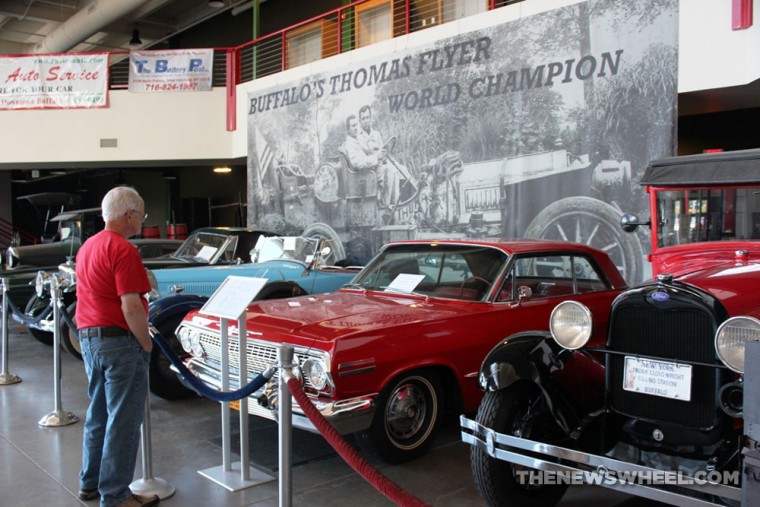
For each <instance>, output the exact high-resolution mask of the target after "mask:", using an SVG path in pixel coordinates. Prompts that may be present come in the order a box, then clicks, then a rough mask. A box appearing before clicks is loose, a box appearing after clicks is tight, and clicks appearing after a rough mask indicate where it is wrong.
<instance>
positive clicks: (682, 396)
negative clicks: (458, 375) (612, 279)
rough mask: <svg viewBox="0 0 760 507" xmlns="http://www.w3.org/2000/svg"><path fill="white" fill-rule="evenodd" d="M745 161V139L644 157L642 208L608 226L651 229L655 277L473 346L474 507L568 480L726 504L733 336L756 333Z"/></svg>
mask: <svg viewBox="0 0 760 507" xmlns="http://www.w3.org/2000/svg"><path fill="white" fill-rule="evenodd" d="M759 168H760V150H746V151H738V152H727V153H719V154H709V155H694V156H688V157H672V158H668V159H663V160H659V161H655V162H652V163H651V164H650V166H649V167H648V168H647V170H646V172H645V173H644V175H643V177H642V180H641V184H642V185H646V187H647V192H648V193H649V196H650V200H651V202H650V210H651V213H652V216H651V220H650V221H649V222H647V223H646V224H642V223H641V222H640V221H639V220H638V219H637V218H636V217H634V216H631V215H627V216H624V217H623V219H622V221H621V223H622V225H623V229H624V230H626V231H629V232H632V231H633V230H635V229H636V228H637V227H639V226H641V225H649V226H650V228H651V238H652V254H651V256H650V258H651V260H652V267H653V274H654V276H655V278H654V279H653V280H651V281H649V282H646V283H643V284H641V285H639V286H637V287H633V288H631V289H629V290H626V291H624V292H622V293H621V294H620V295H619V296H618V297H617V298H616V299H615V300H614V301H613V303H612V305H611V308H610V309H609V315H607V312H606V311H605V312H602V313H601V314H600V312H598V311H591V310H589V308H587V307H586V306H585V305H583V304H581V303H579V302H578V301H575V300H573V298H569V299H568V300H566V301H563V302H562V303H560V304H559V305H558V306H557V307H556V308H555V309H554V311H553V312H552V316H551V319H550V326H549V328H550V333H545V332H532V333H531V332H528V333H521V334H520V335H516V336H510V337H507V338H506V339H505V340H504V341H503V342H502V343H501V344H499V345H498V346H497V347H495V348H494V349H493V350H492V351H491V352H490V353H489V354H488V356H486V358H485V359H484V361H483V363H482V366H481V369H480V373H479V384H480V387H481V389H483V390H484V391H485V397H484V400H483V402H482V403H481V405H480V407H479V410H478V413H477V416H476V417H475V418H474V419H470V418H467V417H465V416H463V417H462V418H461V425H462V439H463V440H464V441H465V442H467V443H469V444H471V445H472V446H473V447H472V450H471V464H472V472H473V476H474V478H475V481H476V483H477V485H478V488H479V490H480V493H481V495H482V496H483V498H484V499H485V500H486V502H487V503H488V504H489V505H516V506H522V505H542V506H544V505H554V504H556V503H557V502H559V500H560V499H561V498H562V496H563V494H564V492H565V490H566V489H567V488H568V486H569V485H571V484H582V483H591V484H598V485H601V486H605V487H608V488H614V489H619V490H620V491H624V492H626V493H630V494H634V495H639V496H643V497H647V498H651V499H654V500H657V501H660V502H666V503H670V504H673V505H701V506H704V505H738V504H739V502H740V500H741V496H742V492H741V489H740V486H741V482H742V476H743V472H742V454H741V451H742V434H743V426H744V420H743V410H744V394H743V388H744V378H743V373H744V345H745V343H746V342H747V341H750V340H752V341H758V340H760V320H759V319H760V296H758V291H757V287H758V284H760V241H758V238H760V234H759V233H758V230H760V228H759V224H760V199H758V195H760V170H758V169H759ZM599 330H603V331H602V333H601V334H602V336H601V338H600V337H599ZM753 402H754V403H756V402H757V401H756V400H753Z"/></svg>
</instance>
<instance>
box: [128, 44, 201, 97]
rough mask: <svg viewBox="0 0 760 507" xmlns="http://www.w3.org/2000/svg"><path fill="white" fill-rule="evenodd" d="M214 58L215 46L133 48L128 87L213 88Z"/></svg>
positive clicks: (140, 89) (160, 89) (147, 89)
mask: <svg viewBox="0 0 760 507" xmlns="http://www.w3.org/2000/svg"><path fill="white" fill-rule="evenodd" d="M213 61H214V50H213V49H187V50H185V49H183V50H166V51H132V52H131V53H130V54H129V91H130V92H201V91H210V90H211V78H212V70H213Z"/></svg>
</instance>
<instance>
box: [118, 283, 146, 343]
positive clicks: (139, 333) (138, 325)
mask: <svg viewBox="0 0 760 507" xmlns="http://www.w3.org/2000/svg"><path fill="white" fill-rule="evenodd" d="M121 311H122V313H124V318H125V319H126V320H127V325H128V326H129V330H130V331H131V332H132V334H133V335H135V337H136V338H137V341H138V342H140V346H141V347H142V348H143V350H144V351H145V352H150V351H151V350H153V340H151V338H150V334H149V333H148V315H147V314H146V313H145V307H144V306H143V302H142V297H141V296H140V294H138V293H137V292H130V293H129V294H123V295H122V296H121Z"/></svg>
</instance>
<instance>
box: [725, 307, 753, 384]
mask: <svg viewBox="0 0 760 507" xmlns="http://www.w3.org/2000/svg"><path fill="white" fill-rule="evenodd" d="M750 341H760V320H758V319H756V318H754V317H731V318H730V319H728V320H727V321H725V322H724V323H723V324H721V325H720V327H719V328H718V332H717V333H715V352H717V353H718V357H719V358H720V360H721V361H723V364H725V365H726V366H728V367H729V368H731V369H732V370H733V371H735V372H737V373H744V345H745V344H746V343H747V342H750Z"/></svg>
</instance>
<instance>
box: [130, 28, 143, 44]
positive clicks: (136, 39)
mask: <svg viewBox="0 0 760 507" xmlns="http://www.w3.org/2000/svg"><path fill="white" fill-rule="evenodd" d="M129 45H130V46H132V47H135V46H142V41H141V40H140V30H139V29H137V28H135V29H134V30H132V38H131V39H130V41H129Z"/></svg>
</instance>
